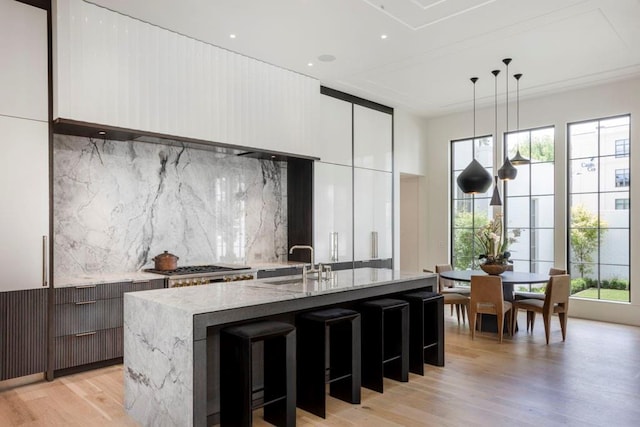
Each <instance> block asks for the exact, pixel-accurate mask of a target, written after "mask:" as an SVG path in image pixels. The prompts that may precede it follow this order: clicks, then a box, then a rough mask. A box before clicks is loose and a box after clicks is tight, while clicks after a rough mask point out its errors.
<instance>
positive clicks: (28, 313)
mask: <svg viewBox="0 0 640 427" xmlns="http://www.w3.org/2000/svg"><path fill="white" fill-rule="evenodd" d="M48 300H49V289H48V288H42V289H29V290H24V291H10V292H0V381H2V380H6V379H9V378H16V377H21V376H24V375H30V374H36V373H40V372H44V371H46V369H47V303H48Z"/></svg>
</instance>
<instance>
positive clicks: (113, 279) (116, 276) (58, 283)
mask: <svg viewBox="0 0 640 427" xmlns="http://www.w3.org/2000/svg"><path fill="white" fill-rule="evenodd" d="M165 277H166V276H163V275H161V274H155V273H147V272H145V271H134V272H130V273H110V274H105V273H97V274H86V275H83V276H73V277H64V276H60V277H55V278H54V286H55V287H56V288H67V287H70V286H81V285H102V284H105V283H118V282H140V281H146V280H153V279H164V278H165Z"/></svg>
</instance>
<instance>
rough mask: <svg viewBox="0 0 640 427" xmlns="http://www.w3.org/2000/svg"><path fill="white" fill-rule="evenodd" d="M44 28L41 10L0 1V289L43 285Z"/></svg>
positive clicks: (45, 161) (46, 176)
mask: <svg viewBox="0 0 640 427" xmlns="http://www.w3.org/2000/svg"><path fill="white" fill-rule="evenodd" d="M46 30H47V13H46V11H44V10H42V9H38V8H35V7H32V6H28V5H25V4H23V3H18V2H16V1H13V0H10V1H9V0H1V1H0V55H2V58H3V61H2V67H1V68H2V71H1V72H0V74H1V75H2V78H1V79H0V148H1V149H2V158H3V160H4V161H3V162H2V168H0V182H1V183H2V185H0V205H1V206H2V209H0V242H2V244H0V259H2V260H3V261H4V263H5V269H4V271H3V273H2V276H1V277H0V291H14V290H22V289H34V288H41V287H42V284H43V277H42V276H43V262H44V259H43V258H44V255H45V254H46V253H48V248H46V251H45V252H43V236H47V235H48V234H49V127H48V126H49V125H48V121H47V111H48V109H47V100H48V90H47V31H46ZM34 67H37V68H34Z"/></svg>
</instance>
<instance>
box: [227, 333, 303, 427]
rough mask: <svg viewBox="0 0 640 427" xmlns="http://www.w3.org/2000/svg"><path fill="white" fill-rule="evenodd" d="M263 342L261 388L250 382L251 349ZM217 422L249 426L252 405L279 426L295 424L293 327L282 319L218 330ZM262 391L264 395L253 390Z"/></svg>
mask: <svg viewBox="0 0 640 427" xmlns="http://www.w3.org/2000/svg"><path fill="white" fill-rule="evenodd" d="M260 341H262V342H263V343H264V389H262V390H255V391H254V389H253V388H254V384H253V382H254V381H253V372H252V371H253V351H252V346H253V344H254V343H256V342H260ZM220 371H221V377H220V423H221V424H222V425H232V426H250V425H251V423H252V420H253V413H252V411H253V410H254V409H258V408H261V407H264V419H265V420H266V421H268V422H270V423H271V424H275V425H278V426H295V424H296V329H295V327H294V326H293V325H290V324H288V323H283V322H272V321H265V322H255V323H249V324H246V325H239V326H231V327H229V328H225V329H223V330H222V332H221V334H220ZM260 392H264V398H263V399H254V393H256V394H259V393H260Z"/></svg>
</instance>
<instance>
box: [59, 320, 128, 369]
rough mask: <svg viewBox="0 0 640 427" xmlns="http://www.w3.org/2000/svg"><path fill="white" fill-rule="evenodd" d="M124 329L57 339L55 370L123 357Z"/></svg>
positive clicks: (104, 330) (84, 333) (85, 333)
mask: <svg viewBox="0 0 640 427" xmlns="http://www.w3.org/2000/svg"><path fill="white" fill-rule="evenodd" d="M122 342H123V332H122V328H113V329H102V330H100V331H92V332H83V333H80V334H74V335H67V336H63V337H56V338H55V348H56V349H55V361H56V362H55V368H54V369H65V368H70V367H73V366H80V365H86V364H89V363H94V362H100V361H103V360H110V359H116V358H119V357H122V348H123V345H122Z"/></svg>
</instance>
